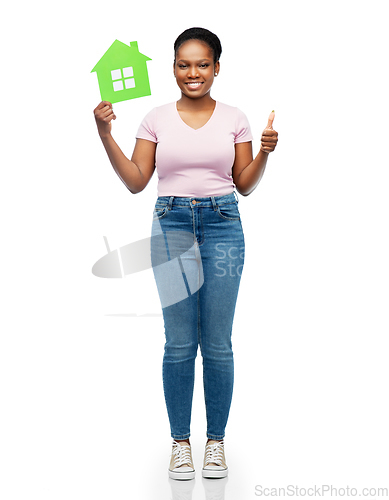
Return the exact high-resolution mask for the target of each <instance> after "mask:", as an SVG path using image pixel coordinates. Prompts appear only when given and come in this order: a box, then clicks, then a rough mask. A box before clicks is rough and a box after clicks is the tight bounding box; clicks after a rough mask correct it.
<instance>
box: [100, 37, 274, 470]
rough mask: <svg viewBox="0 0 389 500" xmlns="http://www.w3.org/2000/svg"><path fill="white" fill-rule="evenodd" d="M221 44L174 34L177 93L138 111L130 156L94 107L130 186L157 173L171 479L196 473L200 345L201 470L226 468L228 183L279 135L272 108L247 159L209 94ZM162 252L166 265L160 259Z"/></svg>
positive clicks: (251, 169) (231, 258)
mask: <svg viewBox="0 0 389 500" xmlns="http://www.w3.org/2000/svg"><path fill="white" fill-rule="evenodd" d="M221 51H222V49H221V44H220V40H219V38H218V37H217V36H216V35H215V34H214V33H212V32H210V31H209V30H206V29H203V28H191V29H188V30H186V31H184V32H183V33H182V34H181V35H180V36H179V37H178V38H177V40H176V41H175V44H174V54H175V57H174V63H173V72H174V76H175V78H176V82H177V85H178V87H179V89H180V91H181V97H180V99H179V100H178V101H176V102H172V103H169V104H165V105H162V106H158V107H156V108H154V109H153V110H151V111H150V112H149V113H148V114H147V115H146V116H145V118H144V119H143V121H142V123H141V125H140V127H139V129H138V132H137V134H136V138H137V141H136V145H135V149H134V152H133V155H132V158H131V160H129V159H128V158H126V157H125V156H124V154H123V153H122V151H121V150H120V148H119V146H118V145H117V144H116V142H115V141H114V140H113V138H112V136H111V121H112V120H113V119H116V116H115V114H114V113H113V110H112V104H111V103H108V102H102V103H100V104H99V106H97V108H96V109H95V117H96V123H97V126H98V130H99V134H100V137H101V139H102V141H103V144H104V146H105V148H106V151H107V153H108V156H109V158H110V160H111V163H112V166H113V168H114V169H115V171H116V172H117V174H118V175H119V177H120V178H121V179H122V181H123V182H124V184H125V185H126V186H127V187H128V189H129V190H130V191H131V192H132V193H138V192H140V191H142V190H143V189H144V188H145V187H146V185H147V183H148V182H149V180H150V178H151V176H152V175H153V172H154V170H155V168H156V170H157V174H158V198H157V201H156V204H155V209H154V215H153V224H152V235H153V236H158V235H159V236H160V235H161V234H163V235H164V238H163V239H161V238H152V239H151V242H152V244H151V259H152V264H153V271H154V276H155V280H156V284H157V288H158V293H159V295H160V299H161V306H162V311H163V317H164V324H165V336H166V343H165V352H164V358H163V388H164V393H165V400H166V407H167V411H168V416H169V421H170V429H171V436H172V438H173V448H172V455H171V461H170V466H169V476H170V477H172V478H174V479H192V478H193V477H194V475H195V471H194V466H193V463H192V455H191V447H190V443H189V437H190V422H191V409H192V396H193V388H194V375H195V359H196V356H197V350H198V347H199V346H200V349H201V355H202V357H203V381H204V395H205V406H206V417H207V438H208V440H207V443H206V447H205V454H204V462H203V468H202V475H203V476H204V477H225V476H226V475H227V474H228V467H227V465H226V460H225V455H224V436H225V427H226V424H227V420H228V415H229V410H230V405H231V399H232V388H233V379H234V363H233V352H232V345H231V333H232V324H233V319H234V312H235V305H236V300H237V295H238V290H239V284H240V277H241V273H242V269H243V263H244V251H245V246H244V236H243V229H242V223H241V218H240V213H239V210H238V200H237V195H236V193H235V189H236V190H237V191H238V192H239V193H240V194H242V195H244V196H246V195H248V194H250V193H252V192H253V191H254V189H255V187H256V186H257V184H258V182H259V181H260V179H261V177H262V175H263V172H264V170H265V166H266V162H267V158H268V154H269V153H270V152H271V151H273V150H274V148H275V147H276V144H277V140H278V137H277V136H278V134H277V132H276V131H275V130H273V128H272V122H273V119H274V115H273V116H272V118H271V119H270V120H269V122H268V126H267V128H266V129H265V130H264V131H263V134H262V141H261V149H260V151H259V153H258V155H257V156H256V157H255V159H253V155H252V146H251V141H252V134H251V130H250V125H249V123H248V120H247V118H246V116H245V115H244V113H242V111H240V110H239V109H238V108H235V107H232V106H228V105H227V104H223V103H221V102H219V101H215V100H214V99H212V97H211V94H210V91H211V88H212V84H213V82H214V79H215V77H216V76H217V75H218V74H219V72H220V61H219V58H220V55H221ZM180 232H181V234H182V236H183V237H184V236H185V235H188V234H189V237H190V238H191V240H192V241H193V243H194V244H193V248H192V249H191V250H193V251H191V252H189V251H188V252H181V251H179V250H180V245H178V247H179V248H172V246H171V244H169V238H171V235H172V234H175V235H177V234H180ZM176 240H177V238H175V241H176ZM221 249H222V252H221ZM165 255H169V256H170V257H169V262H168V264H171V265H170V266H160V265H158V264H159V263H160V262H161V259H162V258H163V257H164V256H165ZM174 256H178V257H177V258H174ZM162 260H163V259H162ZM165 261H166V259H165ZM232 271H234V272H232ZM194 282H196V286H194V285H193V283H194ZM183 297H184V298H183ZM166 304H169V305H166Z"/></svg>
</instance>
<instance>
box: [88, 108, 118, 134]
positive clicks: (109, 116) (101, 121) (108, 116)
mask: <svg viewBox="0 0 389 500" xmlns="http://www.w3.org/2000/svg"><path fill="white" fill-rule="evenodd" d="M93 113H94V115H95V120H96V124H97V130H98V131H99V135H100V137H106V136H108V135H109V134H110V133H111V128H112V124H111V120H116V115H115V113H114V112H113V108H112V104H111V103H110V102H108V101H101V103H100V104H99V105H98V106H97V107H96V108H95V109H94V110H93Z"/></svg>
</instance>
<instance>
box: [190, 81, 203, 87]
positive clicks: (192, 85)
mask: <svg viewBox="0 0 389 500" xmlns="http://www.w3.org/2000/svg"><path fill="white" fill-rule="evenodd" d="M187 85H190V86H191V87H199V86H200V85H201V82H199V83H195V82H193V83H187Z"/></svg>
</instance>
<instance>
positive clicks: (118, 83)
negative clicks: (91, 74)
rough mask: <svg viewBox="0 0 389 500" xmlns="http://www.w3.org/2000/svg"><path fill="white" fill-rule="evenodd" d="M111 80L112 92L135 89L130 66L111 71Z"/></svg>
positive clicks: (132, 71)
mask: <svg viewBox="0 0 389 500" xmlns="http://www.w3.org/2000/svg"><path fill="white" fill-rule="evenodd" d="M111 76H112V80H113V90H114V91H115V92H117V91H119V90H124V89H125V88H126V89H133V88H134V87H135V78H134V70H133V68H132V66H129V67H128V68H123V69H114V70H112V71H111Z"/></svg>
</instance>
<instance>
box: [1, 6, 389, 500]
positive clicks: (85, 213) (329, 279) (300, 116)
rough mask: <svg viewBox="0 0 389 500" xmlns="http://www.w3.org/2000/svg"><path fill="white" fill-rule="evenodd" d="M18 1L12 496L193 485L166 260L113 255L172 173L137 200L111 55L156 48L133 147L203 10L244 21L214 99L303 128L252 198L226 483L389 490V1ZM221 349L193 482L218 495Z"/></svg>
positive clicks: (9, 268)
mask: <svg viewBox="0 0 389 500" xmlns="http://www.w3.org/2000/svg"><path fill="white" fill-rule="evenodd" d="M13 5H14V6H13V7H9V6H8V7H6V9H5V11H3V13H4V17H3V23H2V30H1V38H2V78H1V90H2V92H1V93H2V97H3V99H2V120H1V130H2V133H1V138H2V148H1V156H2V162H1V165H2V168H1V197H0V199H1V207H2V230H1V238H2V242H1V262H2V274H1V286H2V314H1V323H2V325H1V351H0V357H1V359H0V362H1V363H0V370H1V374H0V375H1V394H0V401H1V407H2V409H1V412H0V432H1V442H0V450H1V452H0V453H1V464H0V469H1V482H0V494H1V498H4V500H13V499H17V500H19V499H24V498H40V499H41V500H43V499H53V498H55V499H56V500H61V499H65V498H66V499H68V498H72V499H74V500H78V499H80V500H81V499H82V500H85V499H89V498H90V499H92V498H93V500H98V499H100V498H101V499H107V498H112V499H113V498H114V499H115V500H121V499H132V498H139V499H145V500H146V499H156V498H158V499H161V500H165V499H170V498H173V499H176V498H179V497H178V496H177V495H178V494H177V493H176V492H174V491H172V487H173V486H174V485H172V484H171V482H168V480H167V467H168V463H169V456H170V450H171V438H170V429H169V424H168V419H167V415H166V409H165V404H164V399H163V391H162V380H161V371H162V353H163V344H164V334H163V322H162V317H161V316H160V315H159V314H160V305H159V299H158V295H157V292H156V287H155V284H154V279H153V275H152V271H151V270H148V271H145V272H142V273H139V274H135V275H131V276H127V277H126V278H125V279H122V280H114V279H111V280H110V279H99V278H97V277H95V276H94V275H93V274H92V272H91V268H92V266H93V264H94V262H95V261H96V260H98V259H99V258H100V257H101V256H103V255H104V254H105V253H106V247H105V244H104V240H103V236H107V238H108V241H109V244H110V247H111V249H114V248H117V247H120V246H121V245H124V244H127V243H130V242H132V241H136V240H138V239H141V238H146V237H147V236H149V231H150V222H151V215H152V210H153V204H154V201H155V198H156V193H157V191H156V187H157V183H156V177H154V178H153V179H152V180H151V182H150V184H149V185H148V186H147V188H146V189H145V191H143V192H142V193H140V194H138V195H136V196H134V195H131V193H130V192H129V191H128V190H127V189H126V188H125V186H124V184H122V182H121V181H120V179H119V178H118V177H117V176H116V174H115V172H114V171H113V169H112V167H111V165H110V163H109V161H108V158H107V156H106V154H105V151H104V149H103V146H102V144H101V142H100V139H99V137H98V134H97V129H96V125H95V122H94V117H93V109H94V108H95V107H96V106H97V104H98V103H99V101H100V95H99V90H98V85H97V77H96V75H95V74H94V73H92V74H91V73H90V71H91V69H92V68H93V66H94V65H95V64H96V62H97V61H98V60H99V59H100V57H101V56H102V55H103V53H104V52H105V51H106V50H107V48H108V47H109V46H110V45H111V44H112V42H113V41H114V40H115V39H118V40H120V41H122V42H123V43H127V44H129V43H130V42H131V41H133V40H136V41H138V44H139V49H140V51H141V52H142V53H143V54H145V55H147V56H148V57H150V58H151V59H152V61H150V62H148V63H147V64H148V69H149V76H150V83H151V91H152V95H151V96H149V97H144V98H141V99H135V100H133V101H127V102H123V103H118V104H116V105H115V106H114V109H115V112H116V114H117V117H118V118H117V120H116V121H115V122H114V125H113V135H114V137H115V139H116V140H117V142H118V143H119V145H120V146H121V148H122V149H123V151H124V152H125V153H126V154H127V155H128V156H131V153H132V149H133V146H134V142H135V139H134V136H135V133H136V131H137V128H138V126H139V123H140V121H141V120H142V118H143V117H144V115H145V114H146V113H147V112H148V111H149V110H150V109H152V108H153V107H154V106H158V105H161V104H164V103H167V102H171V101H173V100H176V99H178V98H179V92H178V88H177V86H176V83H175V80H174V78H173V74H172V63H173V43H174V40H175V38H176V37H177V36H178V35H179V34H180V33H181V32H182V31H183V30H184V29H186V28H189V27H192V26H202V27H205V28H208V29H210V30H211V31H214V32H215V33H216V34H217V35H218V36H219V37H220V39H221V42H222V46H223V53H222V56H221V60H220V62H221V71H220V74H219V76H218V77H217V79H216V81H215V84H214V87H213V89H212V96H213V97H214V98H215V99H217V100H219V101H221V102H225V103H227V104H230V105H234V106H238V107H239V108H240V109H242V110H243V111H244V112H245V114H246V115H247V117H248V119H249V121H250V124H251V127H252V131H253V134H254V136H255V140H254V142H253V146H254V149H255V152H256V151H258V149H259V146H260V136H261V132H262V130H263V129H264V128H265V126H266V124H267V118H268V115H269V113H270V111H271V110H272V109H275V116H276V117H275V121H274V129H275V130H277V131H278V133H279V143H278V146H277V148H276V151H275V152H274V153H272V154H271V155H270V156H269V161H268V165H267V168H266V172H265V175H264V177H263V178H262V180H261V183H260V184H259V186H258V188H257V189H256V191H254V193H253V194H252V195H250V196H249V197H240V204H239V207H240V211H241V214H242V218H243V227H244V231H245V237H246V248H247V251H246V262H245V269H244V272H243V276H242V282H241V290H240V296H239V299H238V305H237V310H236V317H235V323H234V331H233V347H234V354H235V388H234V398H233V403H232V408H231V413H230V420H229V423H228V426H227V434H226V457H227V462H228V465H229V467H230V476H229V480H228V482H227V485H226V486H225V499H228V500H231V499H233V500H235V499H250V498H257V497H258V495H256V492H257V493H258V492H259V485H261V487H263V488H265V487H267V488H282V487H287V486H288V485H295V486H298V487H300V488H309V487H313V486H314V485H316V486H320V487H321V485H332V486H333V487H334V488H342V487H343V488H346V487H347V486H349V487H354V488H363V487H368V488H379V487H387V488H388V487H389V481H388V470H389V468H388V467H389V460H388V445H389V439H388V437H389V436H388V425H387V422H388V417H389V415H388V398H387V395H388V341H387V336H388V326H389V325H388V323H389V322H388V278H389V273H388V260H387V255H388V253H389V252H388V251H389V244H388V209H389V201H388V195H387V192H388V180H389V175H388V167H389V164H388V163H389V162H388V153H387V137H388V111H389V110H388V97H387V95H388V94H387V88H388V84H389V82H388V72H387V68H386V66H387V48H388V42H389V40H388V38H389V37H388V34H387V33H388V31H387V18H386V2H384V1H371V2H369V3H366V2H360V1H353V2H351V1H340V0H338V1H325V2H321V1H320V2H318V1H309V2H308V1H293V2H290V1H266V2H264V1H255V2H254V1H246V2H228V1H227V2H200V3H199V2H189V3H188V2H182V1H180V2H179V1H173V2H156V1H149V2H144V3H142V2H123V1H116V2H111V3H108V2H101V1H94V2H85V1H82V0H81V1H77V2H75V1H73V0H70V1H68V2H64V3H62V4H55V3H49V2H47V1H46V2H43V1H37V2H31V3H26V2H22V3H18V4H13ZM142 314H148V315H149V316H147V315H146V316H142ZM197 361H198V364H197V372H196V389H195V395H194V405H193V416H192V438H191V439H192V444H193V454H194V460H195V466H196V469H197V478H196V480H195V482H194V483H193V484H192V487H193V488H194V489H193V493H192V498H193V499H203V498H206V499H208V500H209V499H210V498H213V497H212V496H211V495H210V493H207V487H209V486H207V484H205V485H204V484H203V481H202V480H201V461H202V458H203V447H204V444H205V430H206V428H205V411H204V403H203V393H202V379H201V358H200V355H199V358H198V360H197ZM213 484H215V483H213ZM220 484H221V483H220ZM257 485H258V487H257V489H255V488H256V486H257ZM220 488H222V489H223V488H224V486H223V487H222V486H220ZM360 491H361V490H359V492H360ZM327 496H328V495H327ZM185 498H186V497H185ZM187 498H191V497H190V494H189V493H188V494H187ZM220 498H223V496H222V494H221V493H220Z"/></svg>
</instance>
